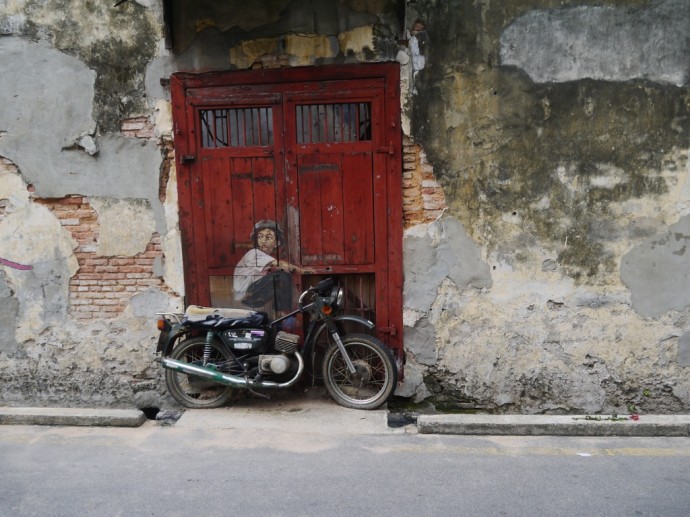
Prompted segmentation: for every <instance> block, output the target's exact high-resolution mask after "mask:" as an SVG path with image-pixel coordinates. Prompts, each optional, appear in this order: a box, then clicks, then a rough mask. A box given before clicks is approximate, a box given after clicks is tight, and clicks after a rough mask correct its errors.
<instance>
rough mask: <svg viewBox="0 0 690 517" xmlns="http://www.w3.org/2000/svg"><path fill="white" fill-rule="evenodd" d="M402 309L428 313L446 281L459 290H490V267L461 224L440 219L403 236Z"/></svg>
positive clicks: (451, 220)
mask: <svg viewBox="0 0 690 517" xmlns="http://www.w3.org/2000/svg"><path fill="white" fill-rule="evenodd" d="M404 257H405V295H404V296H405V300H404V304H405V307H406V308H408V309H413V310H417V311H428V310H429V309H430V308H431V304H432V303H433V302H434V300H435V299H436V296H437V294H438V293H437V291H438V287H439V286H440V285H441V283H442V282H443V280H444V279H446V278H448V279H449V280H451V281H453V282H454V283H455V284H456V285H457V286H458V287H460V288H464V287H473V288H476V289H481V288H487V287H491V273H490V271H489V266H488V264H486V263H485V262H484V261H483V260H482V257H481V250H480V249H479V248H478V247H477V245H476V244H475V243H474V241H472V239H470V237H469V236H468V235H467V232H466V231H465V229H464V227H463V226H462V224H461V223H460V222H459V221H458V220H457V219H455V218H453V217H451V216H447V215H446V216H443V217H441V218H439V219H438V220H436V221H434V222H433V223H431V224H429V225H419V226H416V227H414V228H412V229H410V230H408V231H407V232H406V234H405V240H404Z"/></svg>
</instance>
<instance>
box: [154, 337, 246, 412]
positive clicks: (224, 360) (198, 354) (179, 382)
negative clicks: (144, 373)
mask: <svg viewBox="0 0 690 517" xmlns="http://www.w3.org/2000/svg"><path fill="white" fill-rule="evenodd" d="M205 346H206V339H205V338H203V337H193V338H190V339H185V340H184V341H182V342H181V343H179V344H178V345H177V346H176V347H175V348H173V351H172V353H171V354H170V358H171V359H175V360H176V361H182V362H185V363H191V364H195V365H197V366H201V365H202V364H203V360H204V347H205ZM235 364H236V361H235V358H234V357H233V356H232V354H231V353H230V351H229V350H228V349H227V348H226V347H225V346H224V345H223V344H221V343H219V342H217V341H214V342H213V344H212V345H211V355H210V357H209V361H208V363H207V367H211V368H215V369H216V370H218V371H219V372H229V371H230V370H231V369H232V368H233V366H235ZM165 383H166V384H167V386H168V391H169V392H170V394H171V395H172V396H173V397H174V398H175V400H177V401H178V402H179V403H180V404H182V405H183V406H185V407H188V408H190V409H204V408H217V407H221V406H224V405H225V404H227V403H228V401H229V400H230V399H231V398H232V396H233V394H234V393H235V391H236V390H235V389H234V388H232V387H230V386H226V385H224V384H218V383H216V382H212V381H208V380H206V379H202V378H199V377H194V376H191V375H187V374H185V373H181V372H177V371H174V370H165Z"/></svg>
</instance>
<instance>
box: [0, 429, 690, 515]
mask: <svg viewBox="0 0 690 517" xmlns="http://www.w3.org/2000/svg"><path fill="white" fill-rule="evenodd" d="M0 515H2V516H3V517H4V516H30V515H40V516H70V517H71V516H91V515H93V516H96V515H97V516H110V515H113V516H115V515H125V516H144V515H147V516H148V515H153V516H157V515H161V516H163V515H165V516H178V515H179V516H193V515H246V516H267V515H287V516H292V515H295V516H297V515H299V516H306V515H314V516H322V515H347V516H352V515H391V516H393V515H394V516H407V515H414V516H420V515H453V516H457V515H459V516H465V515H467V516H483V515H496V516H504V515H505V516H535V515H549V516H569V515H573V516H575V515H577V516H581V515H587V516H599V515H607V516H618V515H620V516H635V515H644V516H646V515H658V516H665V517H670V516H679V517H680V516H682V517H687V516H688V515H690V438H564V437H490V436H488V437H487V436H484V437H478V436H477V437H475V436H440V435H420V434H413V433H404V432H402V430H400V431H398V432H397V433H394V432H391V433H387V434H360V435H349V434H347V433H345V432H343V433H338V434H306V433H303V432H301V433H295V432H283V431H279V430H256V429H216V430H213V429H211V430H209V429H193V428H192V429H190V428H176V427H171V426H161V425H160V424H159V423H157V422H152V421H149V422H147V423H145V424H144V426H142V427H140V428H134V429H115V428H69V427H64V428H63V427H31V426H0Z"/></svg>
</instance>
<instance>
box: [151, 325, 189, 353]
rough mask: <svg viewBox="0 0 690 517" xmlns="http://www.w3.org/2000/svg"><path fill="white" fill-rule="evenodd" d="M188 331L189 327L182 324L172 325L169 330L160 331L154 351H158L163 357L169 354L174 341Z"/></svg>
mask: <svg viewBox="0 0 690 517" xmlns="http://www.w3.org/2000/svg"><path fill="white" fill-rule="evenodd" d="M188 332H189V329H188V328H187V327H184V326H179V325H173V326H172V327H171V328H170V329H169V330H167V331H165V330H164V331H162V332H161V333H160V336H158V347H157V348H156V353H160V354H161V355H162V356H163V357H166V356H168V355H170V352H172V349H173V346H174V345H175V342H176V341H177V340H178V339H179V338H180V337H181V336H184V335H185V334H187V333H188Z"/></svg>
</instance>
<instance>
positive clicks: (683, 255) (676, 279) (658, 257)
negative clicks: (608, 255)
mask: <svg viewBox="0 0 690 517" xmlns="http://www.w3.org/2000/svg"><path fill="white" fill-rule="evenodd" d="M669 272H672V274H669ZM621 280H622V281H623V282H624V283H625V285H626V286H627V287H628V288H629V289H630V291H631V293H632V305H633V307H634V308H635V310H636V311H638V312H639V313H640V314H642V315H644V316H649V317H658V316H661V315H662V314H664V313H666V312H668V311H672V310H683V309H685V308H687V307H688V306H690V215H689V216H685V217H683V218H682V219H680V221H678V222H677V223H676V224H674V225H672V226H671V227H670V228H669V229H668V231H667V232H665V233H663V234H660V235H657V236H656V237H654V238H652V239H648V240H647V241H645V242H644V243H642V244H640V245H639V246H635V247H634V248H633V249H632V250H630V251H629V252H628V253H627V254H625V255H624V256H623V259H622V262H621Z"/></svg>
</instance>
